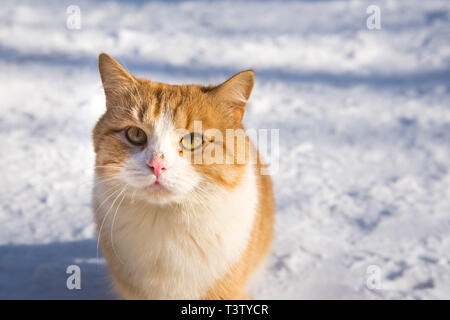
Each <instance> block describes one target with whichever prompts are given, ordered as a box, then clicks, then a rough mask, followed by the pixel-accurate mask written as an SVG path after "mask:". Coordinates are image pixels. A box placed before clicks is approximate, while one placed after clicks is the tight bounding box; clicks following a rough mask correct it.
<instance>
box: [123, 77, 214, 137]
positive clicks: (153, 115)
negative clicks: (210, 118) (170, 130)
mask: <svg viewBox="0 0 450 320" xmlns="http://www.w3.org/2000/svg"><path fill="white" fill-rule="evenodd" d="M203 90H204V87H200V86H197V85H169V84H165V83H155V82H150V81H146V82H143V83H141V84H140V85H138V86H137V88H136V90H134V92H133V91H132V92H131V95H130V96H129V97H128V100H129V101H128V103H129V106H130V107H131V109H132V113H133V115H134V117H135V118H136V119H137V120H138V121H139V122H141V123H143V124H149V125H156V124H157V123H159V122H161V121H162V120H163V121H164V122H168V121H172V123H173V125H174V127H177V128H188V127H189V126H190V125H191V123H192V122H193V121H194V120H200V121H207V115H208V114H209V112H208V109H210V108H211V105H210V103H211V101H210V100H209V99H207V96H206V95H205V94H204V92H203Z"/></svg>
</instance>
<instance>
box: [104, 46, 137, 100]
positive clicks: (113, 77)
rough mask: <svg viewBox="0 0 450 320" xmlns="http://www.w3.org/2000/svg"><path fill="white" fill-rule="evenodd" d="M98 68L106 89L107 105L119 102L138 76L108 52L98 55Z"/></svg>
mask: <svg viewBox="0 0 450 320" xmlns="http://www.w3.org/2000/svg"><path fill="white" fill-rule="evenodd" d="M98 70H99V72H100V78H101V79H102V83H103V89H104V90H105V96H106V106H107V107H109V106H112V105H115V104H117V103H118V99H119V98H120V96H121V95H122V94H123V93H125V92H126V91H127V90H129V89H130V87H131V86H132V85H133V83H134V81H136V78H135V77H133V75H131V74H130V73H129V72H128V71H127V70H125V69H124V68H123V67H122V66H121V65H120V64H119V63H118V62H117V61H116V60H115V59H114V58H112V57H111V56H109V55H107V54H106V53H100V55H99V56H98Z"/></svg>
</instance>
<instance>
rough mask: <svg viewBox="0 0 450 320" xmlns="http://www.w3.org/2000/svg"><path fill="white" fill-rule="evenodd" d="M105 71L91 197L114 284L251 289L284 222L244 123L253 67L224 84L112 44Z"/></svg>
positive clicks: (153, 294)
mask: <svg viewBox="0 0 450 320" xmlns="http://www.w3.org/2000/svg"><path fill="white" fill-rule="evenodd" d="M99 71H100V76H101V79H102V83H103V87H104V91H105V95H106V112H105V113H104V114H103V116H102V117H101V118H100V119H99V121H98V123H97V124H96V126H95V128H94V131H93V140H94V148H95V153H96V167H95V185H94V189H93V208H94V218H95V222H96V225H97V233H98V236H99V243H100V245H101V248H102V251H103V253H104V256H105V258H106V261H107V263H108V267H109V271H110V274H111V277H112V280H113V283H114V287H115V289H116V291H117V292H118V294H119V295H120V297H122V298H124V299H246V298H249V295H248V291H247V282H248V278H249V276H250V275H251V274H252V273H253V272H254V271H255V270H256V269H257V268H258V266H259V265H260V264H261V262H262V260H263V259H264V257H265V256H266V255H267V253H268V251H269V247H270V243H271V240H272V235H273V224H274V199H273V194H272V184H271V180H270V177H269V176H268V175H262V174H261V169H262V168H264V165H263V164H261V163H260V162H261V161H260V160H259V159H260V157H259V155H258V152H257V150H256V149H255V148H254V146H253V145H252V144H251V142H250V140H249V139H248V137H247V136H246V134H245V131H244V130H243V126H242V123H241V120H242V118H243V115H244V110H245V106H246V102H247V100H248V99H249V96H250V93H251V90H252V88H253V81H254V80H253V79H254V76H253V71H251V70H248V71H243V72H241V73H238V74H236V75H235V76H233V77H232V78H230V79H229V80H227V81H225V82H224V83H222V84H221V85H218V86H212V85H209V86H203V85H169V84H165V83H160V82H155V81H151V80H146V79H139V78H136V77H134V76H133V75H131V74H130V73H128V72H127V71H126V70H125V69H124V68H123V67H122V66H121V65H120V64H119V63H118V62H117V61H115V60H114V59H113V58H111V57H110V56H108V55H107V54H104V53H102V54H100V56H99ZM227 129H228V130H230V129H232V130H231V132H233V134H234V135H235V136H234V137H232V139H231V140H230V139H228V136H226V133H227ZM225 137H227V138H225Z"/></svg>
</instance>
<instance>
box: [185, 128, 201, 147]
mask: <svg viewBox="0 0 450 320" xmlns="http://www.w3.org/2000/svg"><path fill="white" fill-rule="evenodd" d="M202 144H203V137H202V135H200V134H198V133H195V132H193V133H190V134H187V135H185V136H184V137H183V138H182V139H181V141H180V146H181V147H182V148H183V149H185V150H195V149H197V148H198V147H200V146H201V145H202Z"/></svg>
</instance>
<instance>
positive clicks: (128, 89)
mask: <svg viewBox="0 0 450 320" xmlns="http://www.w3.org/2000/svg"><path fill="white" fill-rule="evenodd" d="M99 70H100V76H101V79H102V83H103V87H104V91H105V95H106V112H105V113H104V115H103V116H102V117H101V118H100V120H99V121H98V123H97V125H96V126H95V128H94V131H93V140H94V148H95V152H96V175H97V182H96V183H99V184H101V183H104V184H105V185H108V186H110V189H111V190H114V188H115V190H124V191H123V192H124V193H126V194H133V196H136V197H139V198H141V199H146V200H148V201H150V202H153V203H171V202H182V201H183V200H186V199H197V198H198V199H201V198H202V197H203V196H206V194H205V193H207V192H208V188H207V187H208V186H217V187H220V188H224V189H232V188H234V187H235V186H237V185H238V184H239V182H240V181H241V179H242V176H243V174H244V169H245V164H246V163H247V162H248V138H247V137H246V136H245V133H244V131H243V126H242V123H241V121H242V118H243V115H244V110H245V106H246V103H247V100H248V99H249V96H250V93H251V90H252V88H253V79H254V76H253V71H251V70H248V71H243V72H240V73H238V74H236V75H234V76H233V77H231V78H230V79H228V80H227V81H225V82H224V83H222V84H220V85H218V86H212V85H208V86H203V85H169V84H165V83H160V82H155V81H151V80H146V79H139V78H136V77H135V76H133V75H131V74H130V73H128V72H127V71H126V70H125V69H124V68H123V67H122V66H121V65H120V64H119V63H118V62H117V61H116V60H114V59H113V58H111V57H110V56H108V55H107V54H104V53H102V54H100V56H99ZM227 134H228V138H227ZM230 137H231V139H229V138H230Z"/></svg>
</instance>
